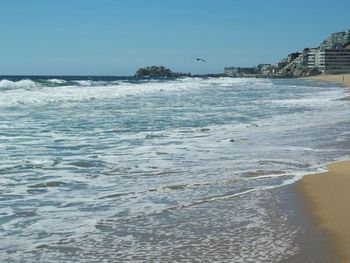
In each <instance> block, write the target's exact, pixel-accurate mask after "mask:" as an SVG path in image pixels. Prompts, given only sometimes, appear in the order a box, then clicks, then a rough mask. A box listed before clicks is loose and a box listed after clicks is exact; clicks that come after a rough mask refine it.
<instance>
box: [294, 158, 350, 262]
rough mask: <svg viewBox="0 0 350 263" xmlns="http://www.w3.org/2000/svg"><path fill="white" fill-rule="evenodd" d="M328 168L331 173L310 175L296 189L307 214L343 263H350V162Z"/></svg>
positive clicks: (335, 164)
mask: <svg viewBox="0 0 350 263" xmlns="http://www.w3.org/2000/svg"><path fill="white" fill-rule="evenodd" d="M327 167H328V171H327V172H323V173H318V174H313V175H306V176H305V177H303V178H302V179H301V180H300V181H298V182H297V186H296V187H297V191H298V192H300V193H301V194H302V196H303V197H304V199H305V201H306V208H307V209H306V210H307V213H308V214H310V215H311V217H312V219H313V221H314V222H315V224H316V226H317V227H318V228H319V229H320V230H321V231H322V232H324V233H325V234H326V235H327V236H328V237H329V239H330V244H331V248H332V249H333V250H334V251H335V252H336V254H337V256H338V257H339V259H340V262H350V250H349V247H350V234H349V233H350V209H349V203H350V191H349V189H350V161H340V162H336V163H332V164H329V165H328V166H327Z"/></svg>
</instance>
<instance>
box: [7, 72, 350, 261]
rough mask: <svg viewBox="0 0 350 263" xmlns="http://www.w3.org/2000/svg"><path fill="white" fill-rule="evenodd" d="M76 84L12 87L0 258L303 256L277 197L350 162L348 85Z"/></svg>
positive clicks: (236, 258) (273, 82)
mask: <svg viewBox="0 0 350 263" xmlns="http://www.w3.org/2000/svg"><path fill="white" fill-rule="evenodd" d="M59 82H60V81H56V80H55V81H52V83H53V84H60V83H59ZM72 82H73V81H72V80H69V81H67V83H68V84H66V83H64V84H65V85H66V86H62V85H57V86H61V87H56V86H55V85H47V86H45V85H44V84H43V86H40V88H29V89H28V88H25V87H24V88H21V87H20V86H18V87H17V88H6V89H3V90H0V95H1V96H0V111H1V113H2V119H1V123H0V130H1V133H0V140H1V142H2V143H1V145H0V148H1V151H0V174H1V175H2V177H1V184H0V191H1V193H2V196H1V198H2V199H1V201H2V202H1V205H0V214H1V215H3V217H4V222H3V228H4V231H3V232H2V233H0V238H2V239H4V240H5V242H3V244H2V245H0V246H1V247H0V248H1V249H0V261H1V260H2V261H20V259H22V258H24V257H26V258H28V261H32V262H36V261H40V259H39V257H40V256H42V255H45V259H47V261H48V262H55V261H56V262H57V261H62V260H60V259H63V261H64V259H66V258H68V256H69V258H71V259H72V260H73V261H77V262H79V260H81V258H86V259H87V260H90V261H96V262H103V260H105V261H108V260H109V259H111V260H110V261H126V262H127V261H129V262H135V261H137V258H136V257H135V255H137V256H139V257H140V258H142V260H143V261H154V259H155V258H156V259H158V260H159V261H165V262H167V261H174V260H175V261H176V259H178V261H181V260H182V259H183V261H186V260H192V259H195V258H196V259H198V261H215V260H216V261H220V262H230V261H234V262H249V261H259V262H271V261H274V262H280V261H283V259H285V258H284V257H285V255H287V254H288V255H291V254H294V253H296V251H297V249H298V248H297V247H295V244H294V243H293V240H295V239H294V237H295V232H294V230H293V227H291V226H290V225H289V221H288V220H287V218H286V215H285V214H284V213H278V211H277V206H278V205H277V204H276V206H275V205H274V202H276V203H277V201H276V196H275V195H274V191H272V190H271V189H273V188H276V187H280V186H282V185H286V184H290V183H293V182H295V181H296V180H298V179H300V178H301V177H302V176H303V175H304V174H306V173H312V172H315V171H319V170H320V169H322V168H323V166H322V164H323V163H325V162H328V161H332V160H333V159H334V158H338V157H339V156H342V155H343V154H346V153H349V150H348V149H347V148H346V147H344V145H347V144H346V143H347V140H349V136H348V135H350V134H349V133H348V132H347V131H348V127H349V116H350V110H349V109H348V107H347V103H348V102H347V101H338V100H336V98H338V97H341V96H342V95H344V91H343V90H342V89H332V90H328V89H324V88H322V87H306V86H304V84H303V82H302V81H294V80H264V79H239V78H237V79H233V78H218V79H214V78H206V79H201V78H183V79H177V80H152V81H147V80H146V81H142V80H133V81H127V80H120V81H119V80H115V81H108V80H103V81H92V80H88V81H87V82H81V83H77V84H76V85H71V84H72ZM42 83H45V82H42ZM17 84H18V83H17ZM34 84H35V83H34ZM49 86H51V87H49ZM7 106H17V107H10V108H7ZM334 127H336V128H334ZM334 138H337V139H341V140H340V141H339V142H337V143H338V144H337V143H335V144H334V145H328V144H329V143H332V142H334ZM325 142H327V143H325ZM320 167H321V168H320ZM9 207H10V208H11V209H8V208H9ZM179 226H180V227H179ZM154 229H157V231H154ZM184 237H185V238H184ZM164 238H165V239H164ZM150 240H151V241H150ZM222 240H224V241H225V242H224V243H223V242H222ZM276 240H278V243H276ZM177 248H181V249H177ZM78 250H79V251H78ZM8 251H10V252H11V253H8ZM76 251H78V252H76ZM7 259H9V260H7Z"/></svg>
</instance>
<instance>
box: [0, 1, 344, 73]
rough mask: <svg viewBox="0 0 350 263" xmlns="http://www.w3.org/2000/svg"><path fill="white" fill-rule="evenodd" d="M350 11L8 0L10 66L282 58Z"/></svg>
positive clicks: (125, 68) (5, 56) (2, 38)
mask: <svg viewBox="0 0 350 263" xmlns="http://www.w3.org/2000/svg"><path fill="white" fill-rule="evenodd" d="M349 10H350V1H349V0H336V1H326V0H321V1H316V0H294V1H289V0H0V33H1V35H0V74H2V75H4V74H55V75H59V74H68V75H74V74H82V75H130V74H134V72H135V71H136V70H137V68H139V67H141V66H146V65H154V64H155V65H165V66H167V67H169V68H171V69H172V70H174V71H181V72H192V73H209V72H210V73H215V72H217V73H218V72H222V71H223V68H224V67H225V66H238V65H240V66H253V65H256V64H258V63H273V62H276V61H277V60H279V59H281V58H282V57H284V56H285V55H287V54H288V53H290V52H293V51H298V50H302V49H303V48H304V47H312V46H317V45H319V44H320V42H321V41H322V40H323V39H325V38H326V37H327V36H328V35H329V34H330V33H332V32H336V31H342V30H346V29H349V28H350V15H349ZM192 57H203V58H206V59H207V60H208V62H207V63H200V62H197V61H195V60H192V59H191V58H192Z"/></svg>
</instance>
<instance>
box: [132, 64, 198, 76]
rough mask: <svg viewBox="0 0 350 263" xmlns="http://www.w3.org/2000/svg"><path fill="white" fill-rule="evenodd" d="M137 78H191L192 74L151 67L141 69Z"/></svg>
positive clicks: (137, 72) (162, 67) (161, 67)
mask: <svg viewBox="0 0 350 263" xmlns="http://www.w3.org/2000/svg"><path fill="white" fill-rule="evenodd" d="M135 76H136V77H189V76H191V74H190V73H178V72H172V71H171V70H170V69H168V68H166V67H164V66H151V67H144V68H140V69H138V70H137V71H136V74H135Z"/></svg>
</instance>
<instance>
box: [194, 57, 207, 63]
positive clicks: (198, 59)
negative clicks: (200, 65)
mask: <svg viewBox="0 0 350 263" xmlns="http://www.w3.org/2000/svg"><path fill="white" fill-rule="evenodd" d="M193 59H195V60H197V61H202V62H207V61H206V60H205V59H202V58H193Z"/></svg>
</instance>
